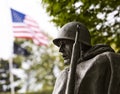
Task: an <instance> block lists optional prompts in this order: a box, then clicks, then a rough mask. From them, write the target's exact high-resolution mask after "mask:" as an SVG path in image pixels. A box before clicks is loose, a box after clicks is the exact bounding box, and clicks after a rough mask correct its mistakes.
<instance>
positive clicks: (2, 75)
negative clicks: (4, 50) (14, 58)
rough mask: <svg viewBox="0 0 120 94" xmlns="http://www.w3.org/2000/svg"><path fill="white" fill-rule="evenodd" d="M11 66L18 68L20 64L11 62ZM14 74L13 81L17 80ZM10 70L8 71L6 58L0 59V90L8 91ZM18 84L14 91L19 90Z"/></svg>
mask: <svg viewBox="0 0 120 94" xmlns="http://www.w3.org/2000/svg"><path fill="white" fill-rule="evenodd" d="M13 67H14V68H18V67H20V65H18V64H17V63H16V62H13ZM13 76H14V81H18V80H19V77H17V76H16V75H13ZM9 77H10V72H9V62H8V61H7V60H3V59H1V60H0V92H4V93H5V92H10V79H9ZM19 89H20V87H19V86H15V91H17V90H19Z"/></svg>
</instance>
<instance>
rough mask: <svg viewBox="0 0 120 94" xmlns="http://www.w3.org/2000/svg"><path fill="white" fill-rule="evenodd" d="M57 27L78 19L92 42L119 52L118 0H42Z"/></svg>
mask: <svg viewBox="0 0 120 94" xmlns="http://www.w3.org/2000/svg"><path fill="white" fill-rule="evenodd" d="M42 3H43V5H44V6H45V7H46V11H47V12H48V13H49V15H50V16H52V18H53V19H52V21H53V22H54V23H56V25H57V26H58V27H61V26H63V25H64V24H65V23H67V22H70V21H80V22H82V23H84V24H85V25H86V26H87V27H88V28H89V31H90V33H91V36H92V44H93V45H94V44H96V43H106V44H109V45H111V46H112V47H113V48H114V49H115V50H116V52H120V43H119V40H120V1H119V0H42Z"/></svg>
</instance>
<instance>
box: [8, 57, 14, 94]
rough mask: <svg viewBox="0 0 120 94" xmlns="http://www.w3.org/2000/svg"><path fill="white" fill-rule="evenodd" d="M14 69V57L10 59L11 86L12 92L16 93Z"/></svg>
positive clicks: (12, 93)
mask: <svg viewBox="0 0 120 94" xmlns="http://www.w3.org/2000/svg"><path fill="white" fill-rule="evenodd" d="M12 69H13V58H10V59H9V70H10V88H11V94H15V90H14V76H13V73H12Z"/></svg>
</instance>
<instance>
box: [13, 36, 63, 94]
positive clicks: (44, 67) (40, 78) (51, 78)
mask: <svg viewBox="0 0 120 94" xmlns="http://www.w3.org/2000/svg"><path fill="white" fill-rule="evenodd" d="M49 40H50V41H49V44H48V45H47V46H37V45H35V44H33V43H32V42H31V41H24V40H21V39H20V40H19V39H17V40H16V42H17V43H19V44H20V45H21V46H22V47H24V48H26V49H28V50H29V51H30V53H31V55H29V56H27V57H24V56H21V55H16V57H15V58H14V61H16V62H18V63H19V62H21V65H22V66H23V65H24V64H26V65H27V66H28V68H24V67H21V68H22V70H24V73H25V75H26V78H24V81H23V82H21V87H23V85H24V84H26V92H27V93H26V94H37V92H36V93H35V92H34V91H36V90H37V91H38V92H39V93H38V94H51V93H52V90H53V86H54V83H55V79H56V78H55V75H56V74H55V73H54V69H55V67H57V68H58V70H59V71H60V70H61V69H63V63H62V60H63V59H62V58H61V56H60V54H58V51H57V50H58V49H57V47H55V46H54V45H53V43H52V41H51V40H52V38H49ZM33 79H34V80H33ZM34 87H37V89H36V88H34ZM35 89H36V90H35ZM32 92H34V93H32Z"/></svg>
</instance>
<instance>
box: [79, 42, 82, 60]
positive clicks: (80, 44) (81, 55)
mask: <svg viewBox="0 0 120 94" xmlns="http://www.w3.org/2000/svg"><path fill="white" fill-rule="evenodd" d="M82 60H83V49H82V43H81V42H80V60H79V61H82Z"/></svg>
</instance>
